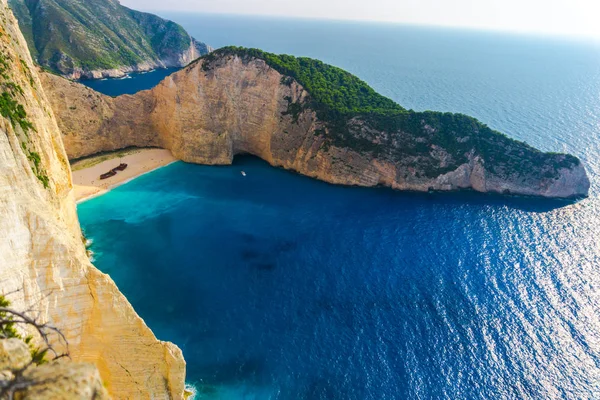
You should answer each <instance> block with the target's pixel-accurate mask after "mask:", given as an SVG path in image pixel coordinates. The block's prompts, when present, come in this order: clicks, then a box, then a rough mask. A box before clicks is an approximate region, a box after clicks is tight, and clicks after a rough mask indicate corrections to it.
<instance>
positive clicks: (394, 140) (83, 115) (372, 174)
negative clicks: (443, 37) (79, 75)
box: [43, 53, 589, 197]
mask: <svg viewBox="0 0 600 400" xmlns="http://www.w3.org/2000/svg"><path fill="white" fill-rule="evenodd" d="M43 80H44V85H45V87H46V89H47V92H48V93H49V96H50V101H51V103H52V106H53V108H54V109H55V110H56V111H57V117H58V122H59V125H60V127H61V130H62V132H63V135H64V136H63V138H64V143H65V147H66V150H67V154H68V156H69V158H79V157H83V156H86V155H90V154H94V153H97V152H99V151H106V150H115V149H119V148H123V147H127V146H157V147H163V148H167V149H169V150H171V151H172V152H173V154H174V155H175V156H176V157H178V158H179V159H181V160H183V161H187V162H192V163H201V164H229V163H231V161H232V159H233V157H234V156H235V155H236V154H243V153H250V154H253V155H256V156H258V157H261V158H262V159H264V160H266V161H268V162H269V163H271V164H272V165H274V166H279V167H283V168H286V169H290V170H294V171H297V172H299V173H301V174H304V175H307V176H311V177H314V178H317V179H321V180H324V181H327V182H331V183H335V184H344V185H360V186H377V185H383V186H389V187H392V188H394V189H399V190H415V191H429V190H442V191H449V190H459V189H473V190H476V191H480V192H495V193H503V194H508V193H510V194H521V195H534V196H544V197H577V196H585V195H587V192H588V190H589V180H588V178H587V175H586V172H585V169H584V168H583V166H582V165H581V163H580V162H579V160H578V159H576V158H575V157H573V156H568V155H561V154H549V153H542V152H539V151H537V150H535V149H533V148H531V147H530V146H527V145H525V144H524V143H520V142H516V141H513V140H511V139H509V138H507V137H505V136H503V135H501V134H498V133H496V132H493V131H491V130H490V129H489V128H487V127H485V126H484V125H483V124H480V123H478V122H477V121H475V120H473V119H470V118H469V117H466V116H460V115H451V114H439V113H438V114H439V115H438V114H435V113H431V114H428V113H414V112H405V113H404V112H402V113H401V114H399V115H398V116H397V117H396V116H394V117H390V118H388V119H389V121H384V122H385V125H386V126H392V127H395V128H392V129H390V128H381V125H382V122H381V119H382V118H379V119H378V120H376V121H375V120H374V119H373V118H371V117H370V115H369V114H356V115H354V116H353V117H351V118H348V119H347V120H344V121H343V124H344V125H343V127H342V129H340V126H339V123H338V124H337V126H334V125H332V124H331V123H330V122H329V121H326V120H323V119H322V118H320V116H319V114H318V112H317V111H315V108H314V107H312V106H311V104H312V103H311V95H310V94H309V92H307V90H305V89H304V87H303V86H301V85H300V84H299V83H298V82H297V81H296V80H295V79H292V78H290V77H287V76H284V75H282V74H281V73H280V72H278V71H277V70H275V69H274V68H272V67H271V66H269V65H268V64H267V62H265V61H264V60H262V59H260V58H256V57H244V56H239V55H236V54H221V55H219V54H216V53H213V56H211V57H209V58H208V59H201V60H199V61H198V62H196V63H194V64H193V65H190V66H188V67H187V68H185V69H184V70H182V71H179V72H177V73H175V74H173V75H171V76H169V77H167V78H166V79H165V80H164V81H163V82H161V83H160V84H159V85H158V86H157V87H155V88H154V89H152V90H149V91H144V92H141V93H138V94H136V95H134V96H120V97H117V98H110V97H107V96H103V95H101V94H99V93H96V92H94V91H92V90H90V89H88V88H85V87H83V86H82V85H79V84H76V83H73V82H68V81H66V80H64V79H61V78H60V77H56V76H52V75H49V74H43ZM384 118H386V117H384ZM394 118H395V119H394ZM450 125H451V126H457V125H458V126H459V127H460V129H456V130H449V128H448V126H450ZM408 128H410V130H408Z"/></svg>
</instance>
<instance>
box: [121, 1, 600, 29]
mask: <svg viewBox="0 0 600 400" xmlns="http://www.w3.org/2000/svg"><path fill="white" fill-rule="evenodd" d="M121 2H122V4H124V5H126V6H129V7H132V8H135V9H138V10H147V11H158V10H169V11H197V12H206V13H225V14H254V15H256V14H258V15H277V16H289V17H303V18H327V19H349V20H369V21H387V22H400V23H410V24H425V25H441V26H456V27H466V28H482V29H493V30H504V31H513V32H531V33H542V34H554V35H577V36H593V37H596V38H600V0H170V1H168V2H165V1H164V0H121Z"/></svg>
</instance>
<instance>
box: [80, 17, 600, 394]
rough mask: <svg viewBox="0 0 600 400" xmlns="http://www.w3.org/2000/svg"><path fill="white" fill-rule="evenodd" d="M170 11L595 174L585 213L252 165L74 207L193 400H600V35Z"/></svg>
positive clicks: (218, 35)
mask: <svg viewBox="0 0 600 400" xmlns="http://www.w3.org/2000/svg"><path fill="white" fill-rule="evenodd" d="M163 16H166V17H169V18H171V19H173V20H175V21H177V22H179V23H181V24H182V25H183V26H184V27H185V28H186V29H188V31H189V32H190V33H191V34H192V35H193V36H195V37H196V38H198V39H199V40H202V41H205V42H207V43H208V44H210V45H212V46H213V47H220V46H224V45H229V44H234V45H243V46H253V47H260V48H263V49H265V50H268V51H272V52H277V53H288V54H294V55H303V56H310V57H316V58H320V59H322V60H324V61H326V62H328V63H331V64H335V65H337V66H340V67H342V68H344V69H347V70H349V71H351V72H353V73H355V74H357V75H358V76H359V77H361V78H362V79H364V80H365V81H367V82H368V83H369V84H370V85H372V86H373V87H374V88H375V89H376V90H378V91H379V92H381V93H383V94H384V95H386V96H389V97H391V98H393V99H394V100H396V101H397V102H398V103H400V104H401V105H403V106H405V107H407V108H413V109H416V110H425V109H432V110H440V111H454V112H462V113H466V114H470V115H473V116H475V117H477V118H479V119H480V120H482V121H483V122H485V123H487V124H489V125H490V126H491V127H493V128H495V129H498V130H500V131H502V132H504V133H506V134H508V135H510V136H512V137H514V138H516V139H520V140H525V141H527V142H528V143H530V144H532V145H534V146H536V147H539V148H541V149H544V150H548V151H550V150H551V151H563V152H570V153H573V154H575V155H577V156H579V157H580V158H581V159H582V160H583V161H584V163H585V165H586V167H587V169H588V172H589V174H590V178H591V181H592V190H591V195H590V198H588V199H585V200H583V201H580V202H577V203H574V204H573V203H568V202H560V201H548V200H541V199H533V198H502V197H498V196H487V195H479V194H475V193H462V194H456V193H455V194H415V193H399V192H394V191H391V190H386V189H364V188H349V187H337V186H332V185H328V184H325V183H322V182H318V181H315V180H311V179H309V178H306V177H302V176H299V175H295V174H293V173H290V172H287V171H283V170H279V169H275V168H271V167H269V166H268V165H267V164H266V163H264V162H262V161H260V160H258V159H256V158H253V157H249V156H243V157H238V158H236V160H235V162H234V165H232V166H229V167H209V166H198V165H188V164H184V163H181V162H179V163H175V164H172V165H170V166H168V167H165V168H162V169H159V170H157V171H155V172H152V173H150V174H147V175H144V176H142V177H140V178H138V179H136V180H134V181H132V182H130V183H128V184H126V185H123V186H121V187H119V188H117V189H115V190H113V191H111V192H109V193H108V194H106V195H103V196H101V197H98V198H95V199H92V200H90V201H87V202H85V203H82V204H80V205H79V207H78V209H79V216H80V219H81V223H82V226H83V228H84V230H85V233H86V235H87V236H88V237H89V238H91V239H93V245H92V250H93V251H94V257H95V265H96V266H98V268H100V269H101V270H102V271H104V272H106V273H108V274H110V276H111V277H112V278H113V279H114V280H115V282H116V283H117V285H118V286H119V288H120V289H121V291H122V292H123V293H124V294H125V295H126V296H127V298H128V299H129V301H130V302H131V303H132V304H133V306H134V307H135V309H136V310H137V311H138V313H139V314H140V315H141V316H142V317H143V318H144V320H145V321H146V323H147V324H148V325H149V326H150V328H151V329H152V330H153V331H154V332H155V334H156V335H157V337H158V338H160V339H162V340H169V341H172V342H174V343H176V344H177V345H178V346H179V347H181V349H182V350H183V353H184V356H185V358H186V361H187V380H188V382H189V383H190V384H193V385H194V386H195V387H196V389H197V391H198V394H197V398H199V399H223V400H234V399H235V400H238V399H261V400H262V399H282V400H283V399H285V400H292V399H306V400H312V399H340V400H342V399H357V400H359V399H360V400H362V399H373V400H379V399H597V398H600V200H599V198H598V194H599V190H598V189H599V186H598V178H599V177H600V44H599V43H597V42H593V41H585V40H575V39H559V38H548V37H533V36H511V35H507V34H499V33H489V32H477V31H462V30H452V29H436V28H423V27H408V26H399V25H388V24H369V23H350V22H327V21H308V20H293V19H274V18H257V17H237V16H216V15H193V14H172V13H170V14H164V15H163ZM146 75H148V74H146ZM144 76H145V75H144ZM104 82H107V81H104ZM108 83H110V84H111V87H112V88H113V89H114V88H120V90H121V92H122V93H125V92H130V91H132V90H133V89H132V87H133V86H132V85H137V86H135V88H136V89H135V90H137V89H140V88H145V87H144V85H146V84H141V83H140V82H139V81H138V79H137V78H136V76H133V77H132V78H131V79H123V80H119V81H108ZM115 85H116V86H115ZM97 88H98V89H100V90H102V88H101V87H97ZM111 90H112V89H111ZM118 93H119V91H118V89H117V92H112V93H110V94H118ZM242 170H243V171H245V172H246V173H247V176H246V177H243V176H242V175H241V173H240V172H241V171H242Z"/></svg>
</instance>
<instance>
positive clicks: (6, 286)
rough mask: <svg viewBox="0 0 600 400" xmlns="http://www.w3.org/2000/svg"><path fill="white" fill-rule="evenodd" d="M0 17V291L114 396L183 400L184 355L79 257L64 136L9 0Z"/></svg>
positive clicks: (0, 0) (82, 253)
mask: <svg viewBox="0 0 600 400" xmlns="http://www.w3.org/2000/svg"><path fill="white" fill-rule="evenodd" d="M0 21H1V22H0V92H1V93H2V94H1V96H0V115H1V116H0V287H1V289H2V292H0V295H6V297H7V298H8V300H9V301H10V302H11V303H12V305H13V306H14V307H15V308H16V309H18V310H28V309H30V308H32V307H33V309H34V310H35V316H36V318H37V319H38V321H39V322H41V323H45V322H51V323H52V324H53V325H56V326H57V327H59V328H60V329H61V331H62V332H63V334H64V335H65V337H66V339H67V340H68V342H69V350H70V354H71V358H72V359H73V360H74V361H78V362H86V363H93V364H95V365H96V367H97V368H98V371H99V373H100V375H101V379H102V380H101V383H102V384H103V385H104V386H105V387H106V388H107V389H108V391H109V393H110V394H111V395H112V396H113V397H114V398H117V399H151V398H154V399H173V398H174V399H181V398H183V391H184V380H185V361H184V360H183V355H182V353H181V350H180V349H179V348H178V347H177V346H175V345H174V344H172V343H168V342H161V341H159V340H157V339H156V337H155V336H154V334H153V333H152V331H151V330H150V329H149V328H148V327H147V326H146V324H145V323H144V321H143V320H142V319H141V318H140V317H139V316H138V315H137V314H136V312H135V311H134V309H133V307H132V306H131V305H130V304H129V302H128V301H127V299H126V298H125V297H124V296H123V295H122V294H121V293H120V292H119V290H118V288H117V286H116V285H115V283H114V282H113V281H112V279H111V278H110V277H109V276H108V275H106V274H103V273H102V272H100V271H99V270H98V269H96V268H95V267H94V266H93V265H92V263H91V262H90V259H89V257H88V255H87V254H86V249H85V245H84V240H82V239H83V238H82V232H81V229H80V226H79V222H78V218H77V213H76V208H75V201H74V196H73V185H72V176H71V169H70V166H69V162H68V160H67V155H66V153H65V150H64V146H63V143H62V139H61V133H60V131H59V128H58V126H57V124H56V118H55V116H54V113H53V111H52V108H51V106H50V104H49V102H48V99H47V96H46V93H45V92H44V89H43V88H42V84H41V82H40V78H39V76H38V72H37V71H38V68H37V66H35V65H34V63H33V60H32V59H31V56H30V53H29V51H28V48H27V44H26V41H25V39H24V37H23V35H22V34H21V32H20V31H19V27H18V25H17V21H16V19H15V18H14V17H13V15H12V13H11V10H10V9H9V7H8V5H7V2H6V0H0ZM49 397H52V396H50V395H47V397H45V398H49ZM37 398H42V397H37ZM54 398H57V397H54ZM61 398H62V397H61Z"/></svg>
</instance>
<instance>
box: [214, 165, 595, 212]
mask: <svg viewBox="0 0 600 400" xmlns="http://www.w3.org/2000/svg"><path fill="white" fill-rule="evenodd" d="M246 163H257V164H262V165H264V167H271V168H277V167H272V166H270V165H269V164H268V163H267V162H266V161H264V160H262V159H261V158H259V157H257V156H254V155H252V154H238V155H236V156H235V157H234V158H233V164H232V166H243V165H245V164H246ZM227 167H229V166H225V167H223V168H227ZM278 169H281V170H285V169H284V168H278ZM285 171H286V172H287V173H289V174H293V175H298V176H300V177H302V178H303V179H312V178H308V177H306V176H304V175H301V174H297V173H295V172H293V171H288V170H285ZM319 183H321V184H324V185H327V186H337V187H340V188H344V189H347V190H355V191H364V192H373V193H378V194H380V195H386V196H390V197H392V198H394V197H395V198H397V199H398V200H399V201H403V202H414V203H423V204H430V205H448V206H460V205H468V206H474V207H486V206H491V207H507V208H510V209H514V210H520V211H525V212H531V213H545V212H550V211H553V210H556V209H559V208H563V207H568V206H571V205H574V204H577V203H579V202H580V201H582V200H584V198H571V199H555V198H543V197H537V196H519V195H509V194H499V193H481V192H476V191H474V190H465V189H462V190H457V191H453V192H447V191H446V192H444V191H430V192H428V193H423V192H416V191H404V190H403V191H399V190H394V189H390V188H388V187H385V186H377V187H362V186H341V185H333V184H330V183H327V182H322V181H319Z"/></svg>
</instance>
